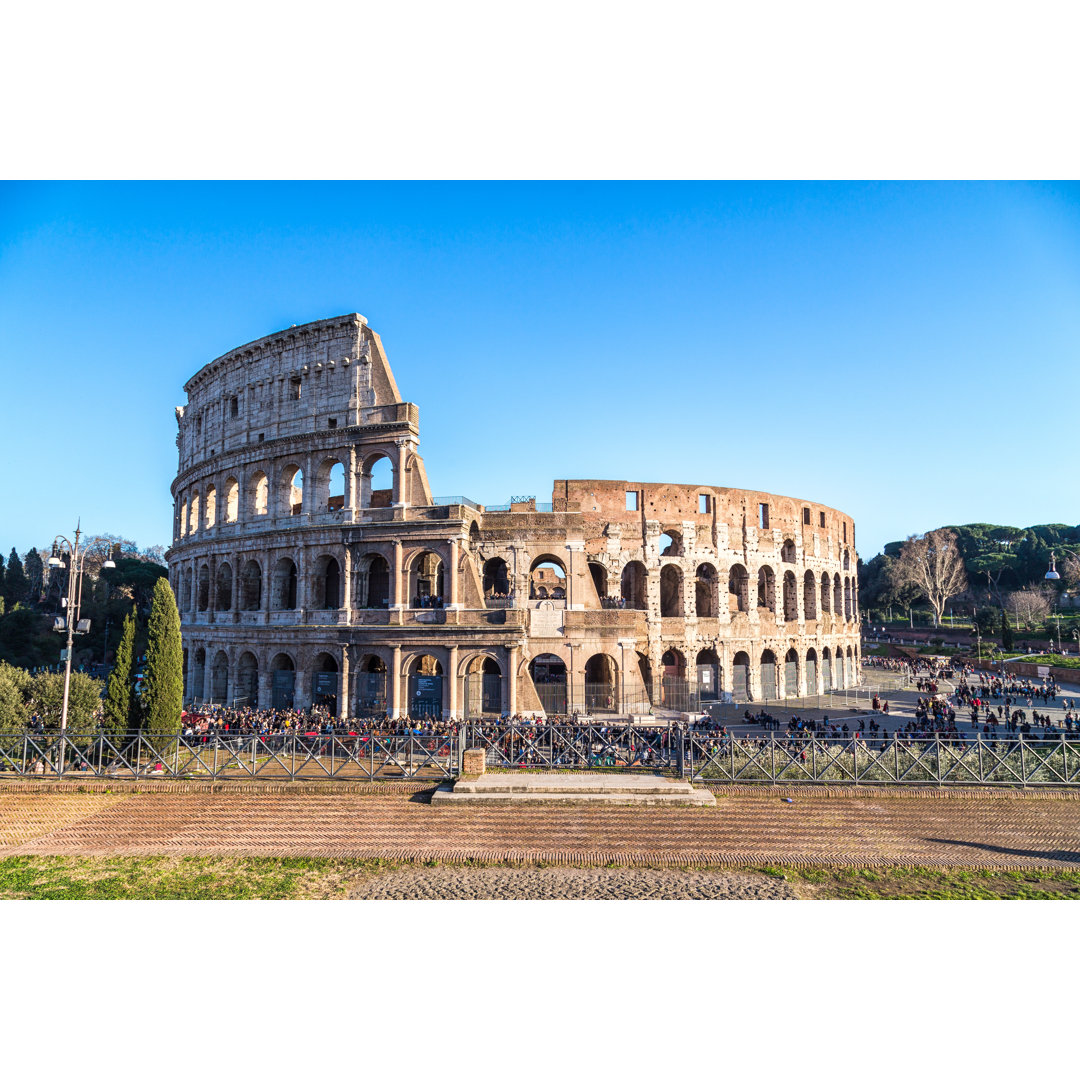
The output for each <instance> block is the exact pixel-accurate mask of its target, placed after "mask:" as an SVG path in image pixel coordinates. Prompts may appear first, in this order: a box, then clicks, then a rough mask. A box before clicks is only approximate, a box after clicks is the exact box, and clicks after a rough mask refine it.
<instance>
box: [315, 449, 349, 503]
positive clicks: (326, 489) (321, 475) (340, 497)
mask: <svg viewBox="0 0 1080 1080" xmlns="http://www.w3.org/2000/svg"><path fill="white" fill-rule="evenodd" d="M347 497H348V491H347V490H346V486H345V463H344V462H343V461H342V460H341V458H339V457H327V458H323V460H322V461H321V462H320V463H319V467H318V469H316V470H315V498H314V500H313V503H312V505H313V507H314V508H315V509H316V510H318V511H320V512H326V511H331V510H343V509H344V508H345V501H346V498H347Z"/></svg>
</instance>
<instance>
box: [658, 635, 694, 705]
mask: <svg viewBox="0 0 1080 1080" xmlns="http://www.w3.org/2000/svg"><path fill="white" fill-rule="evenodd" d="M660 672H661V675H660V703H661V705H663V706H664V708H666V709H678V710H679V711H680V712H685V711H687V709H688V708H689V703H688V701H687V697H688V694H687V689H688V688H687V685H686V657H684V656H683V654H682V653H681V652H680V651H679V650H678V649H668V650H667V652H665V653H664V655H663V656H661V657H660Z"/></svg>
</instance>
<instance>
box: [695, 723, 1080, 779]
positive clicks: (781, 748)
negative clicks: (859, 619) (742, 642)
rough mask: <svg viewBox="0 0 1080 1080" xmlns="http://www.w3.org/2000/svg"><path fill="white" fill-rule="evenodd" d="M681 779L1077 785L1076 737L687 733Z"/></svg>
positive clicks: (1079, 757)
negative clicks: (733, 735)
mask: <svg viewBox="0 0 1080 1080" xmlns="http://www.w3.org/2000/svg"><path fill="white" fill-rule="evenodd" d="M682 774H683V775H685V776H686V777H688V778H689V779H690V780H707V781H716V782H721V783H722V782H728V783H737V784H923V785H956V784H987V785H1004V786H1011V787H1015V786H1022V787H1026V786H1047V785H1053V786H1060V785H1080V735H1077V736H1072V735H1064V734H1063V735H1049V736H1046V737H1044V738H1041V739H1040V738H1037V737H1035V738H1032V737H1030V736H1024V735H1015V736H1009V737H1008V738H1005V739H998V738H994V737H990V738H984V737H983V736H982V735H979V736H977V737H976V738H974V739H970V740H959V739H949V738H947V737H944V736H939V735H934V736H922V737H910V736H899V737H897V736H895V735H894V736H881V737H878V738H872V739H855V738H848V739H832V738H819V737H818V736H814V735H809V736H807V735H804V736H799V737H796V738H787V737H785V736H781V735H777V734H775V733H774V734H770V735H765V736H756V737H750V738H744V739H739V738H735V739H730V738H725V739H719V738H716V737H715V736H710V735H708V734H706V733H704V732H696V731H691V732H689V733H688V734H687V735H686V737H685V740H684V758H683V763H682Z"/></svg>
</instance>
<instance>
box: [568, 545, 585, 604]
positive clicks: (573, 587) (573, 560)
mask: <svg viewBox="0 0 1080 1080" xmlns="http://www.w3.org/2000/svg"><path fill="white" fill-rule="evenodd" d="M584 551H585V545H584V544H583V543H582V542H581V541H580V540H570V541H568V542H567V545H566V552H567V559H566V610H567V611H577V610H579V609H582V608H584V607H585V605H584V604H583V603H581V602H580V601H581V597H580V596H579V595H578V593H579V592H580V591H581V590H580V589H579V588H578V587H577V575H578V571H579V570H580V568H581V561H582V553H583V552H584Z"/></svg>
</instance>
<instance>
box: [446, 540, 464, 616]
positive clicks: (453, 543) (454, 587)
mask: <svg viewBox="0 0 1080 1080" xmlns="http://www.w3.org/2000/svg"><path fill="white" fill-rule="evenodd" d="M448 569H449V574H450V603H449V604H448V605H447V606H448V607H450V608H452V609H453V610H455V611H456V610H457V609H458V608H460V607H461V604H460V603H458V541H457V539H456V538H452V539H451V540H450V566H449V568H448Z"/></svg>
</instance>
